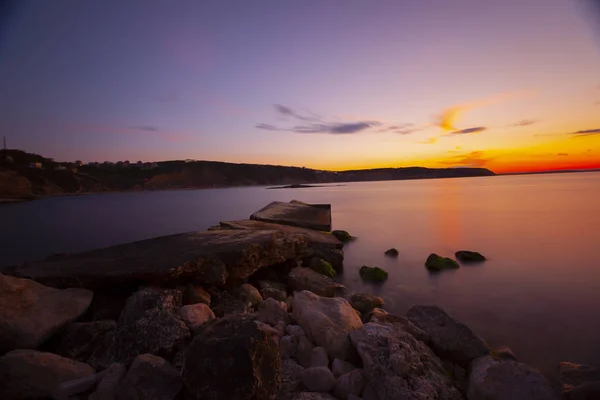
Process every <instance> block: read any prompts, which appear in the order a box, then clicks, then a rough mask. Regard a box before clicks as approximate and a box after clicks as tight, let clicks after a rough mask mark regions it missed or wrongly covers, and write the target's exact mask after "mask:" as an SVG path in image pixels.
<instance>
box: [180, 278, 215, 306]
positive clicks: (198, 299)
mask: <svg viewBox="0 0 600 400" xmlns="http://www.w3.org/2000/svg"><path fill="white" fill-rule="evenodd" d="M197 303H204V304H206V305H210V293H208V292H207V291H206V290H205V289H204V288H203V287H202V286H201V285H200V284H193V283H189V284H187V285H186V286H185V289H184V290H183V305H185V306H187V305H189V304H197Z"/></svg>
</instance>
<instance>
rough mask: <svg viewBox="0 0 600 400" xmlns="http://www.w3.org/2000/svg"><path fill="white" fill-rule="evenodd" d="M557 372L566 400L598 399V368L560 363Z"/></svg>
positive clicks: (599, 375)
mask: <svg viewBox="0 0 600 400" xmlns="http://www.w3.org/2000/svg"><path fill="white" fill-rule="evenodd" d="M559 372H560V381H561V383H562V387H563V391H564V394H565V397H566V398H567V399H568V400H586V399H600V368H598V367H593V366H591V365H582V364H575V363H570V362H561V363H560V367H559Z"/></svg>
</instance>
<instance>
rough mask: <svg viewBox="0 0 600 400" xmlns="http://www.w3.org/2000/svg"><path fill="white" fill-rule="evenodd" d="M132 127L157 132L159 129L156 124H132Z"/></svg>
mask: <svg viewBox="0 0 600 400" xmlns="http://www.w3.org/2000/svg"><path fill="white" fill-rule="evenodd" d="M132 128H133V129H137V130H140V131H145V132H158V131H159V129H158V128H157V127H156V126H150V125H145V126H132Z"/></svg>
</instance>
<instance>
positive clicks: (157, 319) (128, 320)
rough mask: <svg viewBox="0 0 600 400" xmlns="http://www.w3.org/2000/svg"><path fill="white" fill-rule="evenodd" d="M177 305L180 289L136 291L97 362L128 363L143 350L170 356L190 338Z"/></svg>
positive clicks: (100, 363)
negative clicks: (107, 347) (111, 339)
mask: <svg viewBox="0 0 600 400" xmlns="http://www.w3.org/2000/svg"><path fill="white" fill-rule="evenodd" d="M180 308H181V291H180V290H165V289H157V288H143V289H140V290H138V291H137V292H135V293H134V294H133V295H131V297H129V299H127V303H126V305H125V308H124V309H123V312H122V313H121V316H120V317H119V321H118V322H117V330H116V332H115V336H114V341H113V343H112V344H111V346H110V347H109V349H108V350H107V353H106V354H105V355H104V357H103V359H102V360H101V361H99V362H98V365H103V366H108V365H110V364H111V363H112V362H115V361H116V362H122V363H125V364H128V363H130V362H131V361H132V360H133V359H134V358H135V357H136V356H137V355H139V354H145V353H150V354H154V355H157V356H160V357H164V358H166V359H169V360H170V359H171V358H172V357H173V356H174V355H175V353H177V351H178V350H180V349H181V348H182V347H183V346H184V343H185V342H186V341H187V340H188V339H189V338H190V331H189V329H188V327H187V326H186V324H185V322H183V320H182V319H181V318H180V317H179V314H178V313H179V309H180Z"/></svg>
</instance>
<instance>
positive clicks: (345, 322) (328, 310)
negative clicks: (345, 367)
mask: <svg viewBox="0 0 600 400" xmlns="http://www.w3.org/2000/svg"><path fill="white" fill-rule="evenodd" d="M293 308H294V314H293V316H294V319H295V320H296V321H297V322H298V324H299V325H300V326H301V327H302V329H303V330H304V332H306V334H307V335H308V336H309V338H311V339H312V340H313V341H314V342H315V343H316V344H317V345H318V346H321V347H324V348H325V350H327V353H328V354H329V355H330V356H331V357H332V358H335V357H337V358H340V359H342V360H353V359H354V358H355V355H356V353H355V350H354V348H353V347H352V344H351V343H350V339H349V338H348V333H349V332H351V331H353V330H355V329H359V328H361V327H362V325H363V324H362V321H361V320H360V318H359V317H358V314H357V313H356V311H354V309H353V308H352V306H351V305H350V303H348V301H347V300H346V299H342V298H340V297H336V298H327V297H321V296H318V295H316V294H314V293H311V292H309V291H306V290H304V291H301V292H296V293H294V306H293Z"/></svg>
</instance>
